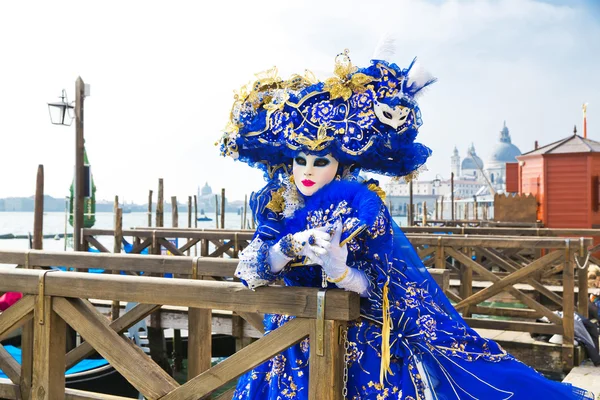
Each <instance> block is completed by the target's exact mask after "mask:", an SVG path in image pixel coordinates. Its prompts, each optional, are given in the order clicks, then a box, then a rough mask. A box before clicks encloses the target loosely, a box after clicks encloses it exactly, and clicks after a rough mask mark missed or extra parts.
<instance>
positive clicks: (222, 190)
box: [221, 188, 225, 229]
mask: <svg viewBox="0 0 600 400" xmlns="http://www.w3.org/2000/svg"><path fill="white" fill-rule="evenodd" d="M221 229H225V188H222V189H221Z"/></svg>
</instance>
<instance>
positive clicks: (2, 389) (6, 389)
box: [0, 378, 22, 400]
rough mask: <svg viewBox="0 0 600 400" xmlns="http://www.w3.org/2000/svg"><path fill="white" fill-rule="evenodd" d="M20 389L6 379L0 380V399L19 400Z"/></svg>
mask: <svg viewBox="0 0 600 400" xmlns="http://www.w3.org/2000/svg"><path fill="white" fill-rule="evenodd" d="M21 398H22V397H21V393H20V388H19V386H18V385H15V384H14V383H12V382H11V381H10V380H8V379H3V378H0V399H9V400H21Z"/></svg>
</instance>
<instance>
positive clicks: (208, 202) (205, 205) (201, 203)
mask: <svg viewBox="0 0 600 400" xmlns="http://www.w3.org/2000/svg"><path fill="white" fill-rule="evenodd" d="M215 208H216V200H215V194H214V193H213V191H212V188H211V187H210V186H209V185H208V182H206V183H205V184H204V186H203V187H202V189H200V187H198V213H200V214H209V213H214V212H215Z"/></svg>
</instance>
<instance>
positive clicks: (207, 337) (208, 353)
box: [188, 239, 212, 381]
mask: <svg viewBox="0 0 600 400" xmlns="http://www.w3.org/2000/svg"><path fill="white" fill-rule="evenodd" d="M201 243H202V244H201V246H200V255H201V257H206V256H208V239H202V242H201ZM197 260H198V258H195V259H194V262H197ZM192 272H193V271H192ZM198 278H199V277H198V276H193V275H192V279H198ZM200 278H201V277H200ZM211 357H212V310H210V309H201V308H191V307H190V308H189V309H188V381H189V380H191V379H192V378H194V377H195V376H198V375H200V374H201V373H202V372H204V371H206V370H208V369H210V362H211Z"/></svg>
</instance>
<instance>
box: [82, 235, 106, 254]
mask: <svg viewBox="0 0 600 400" xmlns="http://www.w3.org/2000/svg"><path fill="white" fill-rule="evenodd" d="M85 240H86V241H87V242H88V243H89V244H91V245H92V246H94V247H95V248H96V249H98V251H100V252H101V253H110V251H109V250H108V249H107V248H106V247H104V245H103V244H102V243H100V242H99V241H98V240H97V239H96V238H95V237H93V236H86V237H85Z"/></svg>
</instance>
